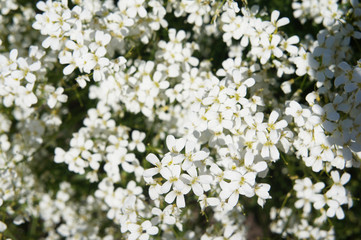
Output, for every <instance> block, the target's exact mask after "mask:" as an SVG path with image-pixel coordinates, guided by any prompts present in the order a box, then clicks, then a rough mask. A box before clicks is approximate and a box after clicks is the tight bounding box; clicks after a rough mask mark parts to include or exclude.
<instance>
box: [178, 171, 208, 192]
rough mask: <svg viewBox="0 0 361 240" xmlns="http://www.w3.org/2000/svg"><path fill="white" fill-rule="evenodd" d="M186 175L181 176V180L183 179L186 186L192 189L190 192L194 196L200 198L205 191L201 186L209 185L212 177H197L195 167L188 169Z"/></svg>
mask: <svg viewBox="0 0 361 240" xmlns="http://www.w3.org/2000/svg"><path fill="white" fill-rule="evenodd" d="M187 173H188V174H182V176H181V177H182V178H183V179H185V182H186V184H189V185H190V186H191V187H192V191H193V192H194V194H195V195H197V196H200V195H202V194H203V192H204V191H205V189H204V187H203V185H204V184H206V185H209V184H211V183H212V180H213V179H212V176H210V175H200V176H198V173H197V169H196V167H195V166H192V167H190V168H189V169H188V170H187Z"/></svg>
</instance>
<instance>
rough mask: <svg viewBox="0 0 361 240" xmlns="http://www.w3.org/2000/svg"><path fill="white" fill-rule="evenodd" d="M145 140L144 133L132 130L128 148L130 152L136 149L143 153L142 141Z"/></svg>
mask: <svg viewBox="0 0 361 240" xmlns="http://www.w3.org/2000/svg"><path fill="white" fill-rule="evenodd" d="M144 138H145V133H143V132H139V131H138V130H134V131H133V132H132V141H131V142H130V143H129V145H128V147H129V149H130V150H134V149H135V148H137V150H138V151H139V152H144V151H145V145H144V143H142V141H143V140H144Z"/></svg>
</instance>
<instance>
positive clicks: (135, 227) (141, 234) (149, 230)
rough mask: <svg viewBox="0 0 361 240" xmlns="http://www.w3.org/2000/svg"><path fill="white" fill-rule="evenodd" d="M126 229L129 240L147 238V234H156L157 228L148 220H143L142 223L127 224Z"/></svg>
mask: <svg viewBox="0 0 361 240" xmlns="http://www.w3.org/2000/svg"><path fill="white" fill-rule="evenodd" d="M128 230H129V231H130V232H131V234H130V235H129V236H128V239H129V240H135V239H139V240H148V239H149V235H156V234H157V233H158V231H159V229H158V228H157V227H155V226H153V225H152V223H151V222H150V221H149V220H146V221H144V222H143V223H142V224H140V225H139V224H135V223H131V224H129V227H128Z"/></svg>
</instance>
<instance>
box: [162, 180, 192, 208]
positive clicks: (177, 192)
mask: <svg viewBox="0 0 361 240" xmlns="http://www.w3.org/2000/svg"><path fill="white" fill-rule="evenodd" d="M190 190H191V187H189V186H188V185H184V186H183V187H182V188H181V189H180V188H178V187H174V188H173V190H172V191H170V192H169V193H168V194H167V195H166V196H165V198H164V200H165V201H166V202H167V203H169V204H171V203H172V202H173V201H174V199H176V204H177V207H178V208H184V207H185V206H186V204H185V199H184V195H186V194H187V193H189V191H190Z"/></svg>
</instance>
